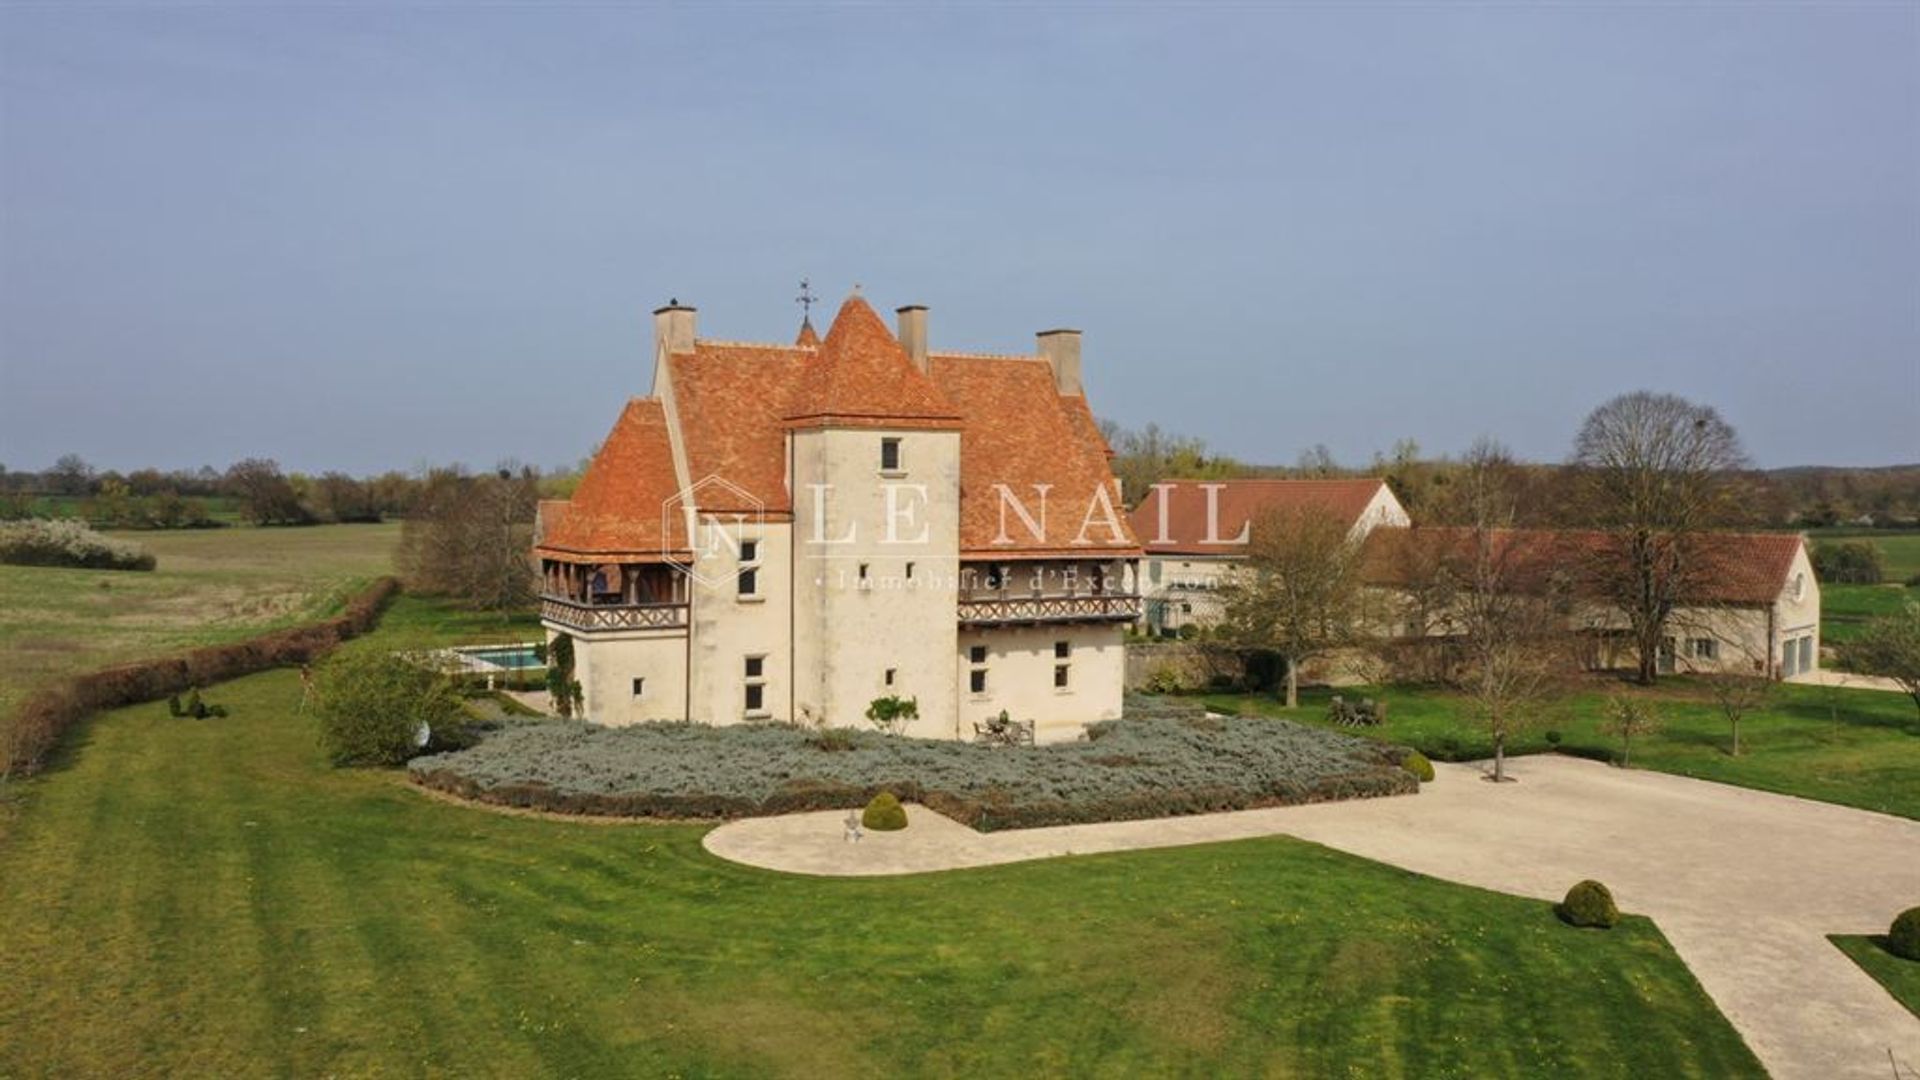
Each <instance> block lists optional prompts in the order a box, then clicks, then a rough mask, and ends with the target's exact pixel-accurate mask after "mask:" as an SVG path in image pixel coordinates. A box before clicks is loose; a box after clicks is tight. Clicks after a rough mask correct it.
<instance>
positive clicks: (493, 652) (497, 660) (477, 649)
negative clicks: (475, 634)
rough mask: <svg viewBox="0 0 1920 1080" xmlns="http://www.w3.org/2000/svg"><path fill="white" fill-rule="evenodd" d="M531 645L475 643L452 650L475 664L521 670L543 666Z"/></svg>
mask: <svg viewBox="0 0 1920 1080" xmlns="http://www.w3.org/2000/svg"><path fill="white" fill-rule="evenodd" d="M533 650H534V647H533V646H532V645H475V646H471V647H468V648H464V649H455V650H454V652H457V653H459V654H460V655H461V656H464V657H466V658H467V659H469V660H472V661H473V662H475V663H476V664H480V665H484V666H488V667H496V668H501V669H503V670H506V671H521V670H524V669H526V668H538V667H545V666H546V664H545V663H543V662H542V661H541V660H540V658H539V657H538V656H536V655H534V651H533Z"/></svg>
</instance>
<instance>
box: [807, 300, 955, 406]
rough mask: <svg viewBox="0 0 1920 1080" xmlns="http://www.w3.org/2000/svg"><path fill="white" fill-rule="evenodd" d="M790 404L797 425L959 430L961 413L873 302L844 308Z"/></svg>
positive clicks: (809, 361)
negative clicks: (916, 364)
mask: <svg viewBox="0 0 1920 1080" xmlns="http://www.w3.org/2000/svg"><path fill="white" fill-rule="evenodd" d="M805 356H806V360H805V361H804V362H803V363H802V365H801V368H802V370H801V375H800V389H799V392H798V393H797V394H796V395H795V396H794V398H793V400H792V401H791V402H790V403H789V405H788V413H787V420H788V422H789V424H790V426H793V427H826V426H831V427H895V428H897V427H916V428H940V427H958V426H959V415H958V414H957V413H955V412H954V409H953V406H952V404H950V403H949V402H948V401H947V400H946V398H945V397H943V396H942V395H941V393H940V391H939V389H938V388H936V387H935V386H934V384H933V382H932V380H930V379H928V378H927V376H926V375H925V374H923V373H922V372H921V371H920V370H919V369H918V368H916V367H914V366H913V361H911V360H909V359H908V358H907V353H906V350H905V349H902V348H901V347H900V342H899V341H898V340H897V339H895V338H894V336H893V333H892V331H890V330H888V329H887V325H886V324H885V323H883V322H881V321H880V316H879V315H878V314H876V313H875V312H874V310H873V308H872V307H870V306H868V304H867V302H866V301H865V300H863V299H861V298H860V297H858V296H850V297H848V298H847V302H846V303H844V304H842V305H840V313H839V314H838V315H836V316H834V319H833V325H832V326H830V327H828V328H827V336H826V338H825V340H823V341H821V343H820V347H819V348H818V349H816V350H813V351H810V352H808V353H806V354H805Z"/></svg>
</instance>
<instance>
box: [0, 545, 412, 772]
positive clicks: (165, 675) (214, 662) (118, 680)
mask: <svg viewBox="0 0 1920 1080" xmlns="http://www.w3.org/2000/svg"><path fill="white" fill-rule="evenodd" d="M399 592H400V582H399V579H397V578H393V577H382V578H378V579H376V580H375V581H374V583H373V584H372V585H369V586H367V588H365V589H363V590H362V591H361V592H360V593H359V594H358V595H356V596H354V597H353V598H352V599H350V600H348V601H347V604H346V607H345V609H344V610H343V611H341V613H340V614H338V615H335V616H333V617H332V618H328V619H321V620H320V621H318V622H312V623H305V624H303V625H300V626H289V627H287V628H285V629H282V630H270V631H268V632H267V633H264V634H259V635H257V636H254V637H250V638H247V639H245V640H243V641H235V642H231V643H229V644H226V645H209V646H206V647H204V648H199V649H194V650H193V651H191V652H186V653H180V654H178V655H174V656H166V657H160V658H158V659H154V660H139V661H135V662H133V663H129V664H115V665H113V666H111V667H104V668H99V669H96V670H94V671H89V672H84V673H82V674H79V675H73V676H70V677H68V678H66V679H64V680H62V681H60V682H58V683H55V684H54V685H52V686H48V687H43V688H42V689H40V690H36V691H34V692H33V693H32V694H29V695H28V696H27V698H26V700H24V701H22V702H21V703H20V705H19V707H18V708H17V709H15V710H14V714H13V717H12V719H11V722H10V723H8V725H7V727H6V729H5V730H4V731H0V766H4V767H5V769H6V770H10V771H16V772H19V773H22V774H30V773H33V772H35V771H37V770H38V769H39V768H40V767H41V766H42V765H44V764H45V763H46V758H47V755H48V754H49V753H51V752H52V750H53V749H54V747H56V746H58V745H59V743H60V739H61V737H62V736H64V735H65V734H66V733H67V731H68V729H70V728H72V727H73V726H74V725H75V724H78V723H79V722H80V721H81V720H84V719H85V718H87V717H88V716H91V715H92V714H94V713H96V712H99V711H101V710H103V709H117V708H119V707H121V706H123V705H135V704H139V703H140V702H143V701H158V700H160V699H161V698H164V697H167V696H168V695H170V694H177V693H179V692H180V691H182V690H187V689H191V688H193V687H196V686H198V687H205V686H211V685H213V684H214V683H218V682H225V681H226V680H228V679H234V678H238V677H240V676H242V675H251V674H253V673H255V672H258V671H265V670H267V669H268V668H276V667H284V666H286V665H288V664H304V663H308V662H310V661H312V660H314V659H317V658H318V657H320V656H322V655H324V654H326V653H328V652H330V651H332V650H333V648H334V647H335V646H337V645H339V644H340V643H341V642H343V641H346V640H347V639H349V638H353V637H358V636H359V635H361V634H364V633H366V632H367V631H368V630H371V629H372V628H373V626H374V624H375V623H377V622H378V621H379V619H380V615H381V613H382V612H384V611H385V610H386V608H387V605H388V604H389V603H391V602H392V601H393V598H394V597H395V596H396V595H398V594H399Z"/></svg>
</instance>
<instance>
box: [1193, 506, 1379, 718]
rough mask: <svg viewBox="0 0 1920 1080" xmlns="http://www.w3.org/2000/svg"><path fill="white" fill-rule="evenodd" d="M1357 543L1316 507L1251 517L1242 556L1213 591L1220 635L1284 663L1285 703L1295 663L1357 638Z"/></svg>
mask: <svg viewBox="0 0 1920 1080" xmlns="http://www.w3.org/2000/svg"><path fill="white" fill-rule="evenodd" d="M1359 562H1360V559H1359V551H1358V545H1356V544H1354V543H1353V542H1352V541H1351V540H1350V539H1349V538H1348V535H1347V524H1346V523H1345V522H1343V521H1341V520H1339V519H1338V518H1336V517H1334V516H1332V515H1331V514H1329V513H1327V512H1326V511H1325V510H1324V509H1320V508H1317V507H1302V508H1292V509H1286V510H1279V511H1273V512H1269V513H1267V514H1264V515H1261V516H1259V517H1257V518H1256V519H1255V520H1254V521H1253V525H1252V533H1251V538H1250V542H1249V544H1248V547H1247V559H1246V561H1245V563H1244V564H1243V565H1242V566H1241V567H1240V568H1239V570H1238V571H1237V572H1236V573H1235V574H1234V575H1233V576H1232V577H1231V578H1229V579H1228V581H1227V583H1226V585H1225V586H1223V587H1222V589H1221V594H1222V599H1223V601H1224V606H1225V609H1226V610H1225V618H1224V619H1223V620H1222V623H1221V630H1222V633H1223V635H1224V637H1225V639H1226V640H1227V641H1229V642H1231V643H1232V644H1233V645H1234V646H1236V647H1237V648H1239V649H1241V650H1242V652H1243V655H1245V654H1248V653H1253V654H1257V653H1263V652H1264V653H1271V654H1273V655H1276V656H1278V657H1279V658H1280V659H1281V660H1282V661H1283V662H1284V663H1285V665H1286V676H1285V678H1286V684H1285V685H1286V690H1285V698H1286V703H1287V708H1289V709H1291V708H1294V707H1296V706H1298V705H1299V704H1300V665H1301V664H1303V663H1305V662H1306V661H1308V660H1311V659H1313V658H1315V657H1318V656H1323V655H1325V654H1327V653H1329V652H1332V651H1334V650H1336V649H1340V648H1344V647H1346V646H1348V645H1351V644H1353V643H1354V642H1355V641H1357V640H1358V637H1359V625H1358V624H1359V621H1360V619H1359V608H1360V572H1359Z"/></svg>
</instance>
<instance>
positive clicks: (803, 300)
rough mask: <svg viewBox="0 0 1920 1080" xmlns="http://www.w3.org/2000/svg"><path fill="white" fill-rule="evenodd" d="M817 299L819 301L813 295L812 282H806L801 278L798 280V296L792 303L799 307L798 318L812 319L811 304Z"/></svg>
mask: <svg viewBox="0 0 1920 1080" xmlns="http://www.w3.org/2000/svg"><path fill="white" fill-rule="evenodd" d="M817 299H819V297H816V296H814V295H813V284H812V282H810V281H808V280H807V279H806V278H801V279H800V295H799V296H796V297H794V298H793V302H794V303H796V304H799V305H800V318H801V319H802V320H806V319H811V318H812V317H813V302H814V301H815V300H817Z"/></svg>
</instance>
